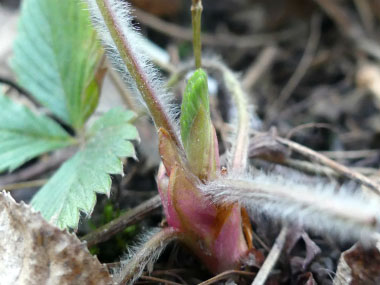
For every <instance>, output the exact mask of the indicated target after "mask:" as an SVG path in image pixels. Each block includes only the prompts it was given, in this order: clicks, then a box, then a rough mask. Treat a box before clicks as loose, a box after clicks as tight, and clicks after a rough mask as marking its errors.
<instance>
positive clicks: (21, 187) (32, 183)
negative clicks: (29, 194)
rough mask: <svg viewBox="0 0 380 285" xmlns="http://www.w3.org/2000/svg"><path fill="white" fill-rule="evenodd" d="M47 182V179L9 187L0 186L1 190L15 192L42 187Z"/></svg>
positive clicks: (13, 184)
mask: <svg viewBox="0 0 380 285" xmlns="http://www.w3.org/2000/svg"><path fill="white" fill-rule="evenodd" d="M46 182H47V179H38V180H32V181H24V182H17V183H12V184H8V185H3V186H0V188H1V189H2V190H3V189H4V190H7V191H13V190H18V189H25V188H34V187H41V186H42V185H44V184H45V183H46Z"/></svg>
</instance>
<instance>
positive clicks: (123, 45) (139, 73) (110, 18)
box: [96, 0, 182, 148]
mask: <svg viewBox="0 0 380 285" xmlns="http://www.w3.org/2000/svg"><path fill="white" fill-rule="evenodd" d="M96 3H97V5H98V7H99V10H100V12H101V14H102V17H103V19H104V22H105V24H106V26H107V28H108V30H109V32H110V35H111V37H112V39H113V41H114V43H115V45H116V47H117V49H118V51H119V53H120V56H121V58H122V60H123V61H124V63H125V65H126V67H127V69H128V71H129V73H130V74H131V76H132V78H133V79H134V80H135V82H136V86H137V88H138V89H139V91H140V93H141V96H142V97H143V100H144V101H145V103H146V105H147V107H148V109H149V111H150V113H151V115H152V117H153V120H154V122H155V124H156V127H157V128H160V127H162V128H164V129H166V130H167V131H168V132H169V134H170V136H171V137H172V139H173V140H174V141H175V143H176V144H177V146H178V147H181V142H180V140H179V138H178V136H177V133H176V131H175V129H174V126H173V124H172V122H171V120H170V118H169V116H168V114H167V113H166V111H165V108H164V106H163V104H162V102H161V100H160V99H159V97H158V96H157V94H156V91H155V90H154V89H153V87H152V86H151V84H150V82H149V80H148V78H147V76H146V74H145V73H144V71H143V70H142V67H141V66H140V65H139V63H138V61H137V59H136V57H135V55H134V53H133V52H132V50H131V47H130V44H129V39H128V38H127V35H126V34H125V33H123V31H122V27H121V25H120V23H119V21H118V20H117V18H116V15H115V13H114V11H113V10H112V9H111V5H110V3H109V0H96ZM181 148H182V147H181Z"/></svg>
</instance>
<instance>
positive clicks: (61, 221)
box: [31, 109, 138, 228]
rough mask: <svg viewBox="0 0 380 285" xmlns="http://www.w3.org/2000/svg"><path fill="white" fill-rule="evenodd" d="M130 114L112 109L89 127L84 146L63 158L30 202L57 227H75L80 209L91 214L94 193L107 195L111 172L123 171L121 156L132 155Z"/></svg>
mask: <svg viewBox="0 0 380 285" xmlns="http://www.w3.org/2000/svg"><path fill="white" fill-rule="evenodd" d="M133 116H134V115H133V113H132V112H129V111H123V110H121V109H113V110H111V111H109V112H107V113H106V114H105V115H104V116H102V117H101V118H99V119H98V120H97V121H96V122H95V123H94V124H93V126H92V127H91V129H90V130H89V132H88V135H87V141H86V143H85V145H84V147H83V148H82V149H81V150H80V151H79V152H78V153H77V154H76V155H74V156H73V157H72V158H71V159H69V160H68V161H66V162H65V163H64V164H63V165H62V166H61V168H60V169H59V170H58V171H57V172H56V173H55V174H54V176H53V177H52V178H51V179H50V180H49V181H48V183H47V184H46V185H45V186H44V187H43V188H42V189H41V190H40V191H39V192H38V193H37V194H36V195H35V197H34V198H33V200H32V202H31V204H32V206H33V208H35V209H36V210H38V211H41V213H42V215H43V216H44V217H45V218H46V219H47V220H49V221H51V222H53V223H55V224H56V225H57V226H58V227H60V228H66V227H70V228H76V227H77V226H78V221H79V210H81V211H83V212H84V213H86V214H90V213H91V211H92V210H93V208H94V206H95V202H96V195H95V193H103V194H107V195H109V193H110V189H111V178H110V174H123V164H122V161H121V160H120V158H121V157H135V150H134V147H133V144H132V143H131V142H130V141H128V140H135V139H138V133H137V129H136V128H135V127H134V126H133V125H131V124H130V123H129V122H130V120H131V119H132V118H133Z"/></svg>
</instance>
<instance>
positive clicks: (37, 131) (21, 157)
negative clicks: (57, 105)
mask: <svg viewBox="0 0 380 285" xmlns="http://www.w3.org/2000/svg"><path fill="white" fill-rule="evenodd" d="M0 110H1V112H0V172H1V171H4V170H10V171H12V170H14V169H15V168H17V167H19V166H20V165H22V164H23V163H24V162H27V161H28V160H30V159H32V158H34V157H36V156H38V155H40V154H42V153H45V152H48V151H51V150H55V149H59V148H63V147H66V146H68V145H71V144H73V143H75V140H74V138H72V137H70V136H69V134H67V133H66V131H65V130H64V129H63V128H62V127H61V126H60V125H58V124H57V123H56V122H54V121H53V120H52V119H50V118H48V117H46V116H43V115H37V114H35V113H33V112H32V111H31V110H30V109H29V108H27V107H25V106H23V105H21V104H18V103H15V102H13V101H12V100H11V99H9V98H8V97H6V96H4V95H2V94H1V93H0Z"/></svg>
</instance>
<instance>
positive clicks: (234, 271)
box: [198, 270, 256, 285]
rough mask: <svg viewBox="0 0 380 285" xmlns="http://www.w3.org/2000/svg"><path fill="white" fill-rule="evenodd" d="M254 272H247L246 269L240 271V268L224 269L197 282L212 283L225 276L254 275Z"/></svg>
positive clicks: (206, 284) (207, 284) (204, 284)
mask: <svg viewBox="0 0 380 285" xmlns="http://www.w3.org/2000/svg"><path fill="white" fill-rule="evenodd" d="M255 274H256V273H253V272H247V271H241V270H228V271H224V272H222V273H220V274H218V275H216V276H214V277H212V278H210V279H208V280H206V281H204V282H202V283H199V284H198V285H210V284H214V283H216V282H218V281H220V280H223V279H226V278H227V277H229V276H231V275H244V276H255Z"/></svg>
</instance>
